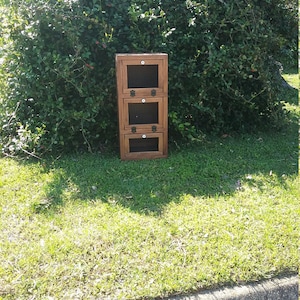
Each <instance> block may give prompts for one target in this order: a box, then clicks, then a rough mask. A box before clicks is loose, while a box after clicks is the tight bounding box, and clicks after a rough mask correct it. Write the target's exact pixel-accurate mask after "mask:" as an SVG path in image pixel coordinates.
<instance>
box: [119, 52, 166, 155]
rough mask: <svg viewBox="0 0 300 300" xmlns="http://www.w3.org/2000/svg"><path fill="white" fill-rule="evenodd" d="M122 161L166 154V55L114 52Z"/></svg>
mask: <svg viewBox="0 0 300 300" xmlns="http://www.w3.org/2000/svg"><path fill="white" fill-rule="evenodd" d="M116 75H117V88H118V111H119V135H120V156H121V159H122V160H128V159H151V158H159V157H167V155H168V55H167V54H164V53H154V54H152V53H151V54H116Z"/></svg>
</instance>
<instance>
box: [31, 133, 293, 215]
mask: <svg viewBox="0 0 300 300" xmlns="http://www.w3.org/2000/svg"><path fill="white" fill-rule="evenodd" d="M297 163H298V137H297V135H295V136H293V135H291V134H290V133H289V134H287V133H284V132H282V133H278V135H277V137H276V136H275V137H274V135H270V134H262V135H247V136H239V137H237V138H234V137H227V138H224V139H221V138H220V139H214V140H213V141H212V142H208V141H206V142H204V143H203V144H200V145H198V146H195V145H194V146H191V147H188V148H186V149H181V150H178V149H177V150H174V151H171V153H170V155H169V157H168V158H167V159H156V160H141V161H121V160H120V159H119V158H118V154H117V153H113V154H110V155H109V156H108V155H101V154H83V155H76V156H67V157H64V158H61V159H59V160H57V161H55V162H49V168H50V169H51V172H52V173H53V174H54V175H53V179H52V181H51V182H50V183H49V184H47V186H46V194H47V197H46V201H44V202H43V203H37V204H36V205H35V207H34V209H35V212H37V213H47V212H52V213H53V212H59V211H60V210H61V209H63V206H64V205H65V202H66V201H76V202H83V201H85V202H86V201H88V202H99V201H100V202H103V203H108V204H110V205H119V206H122V207H125V208H128V209H130V210H131V211H134V212H136V213H140V214H152V215H160V213H161V212H162V211H163V209H164V207H165V206H166V205H168V203H170V202H175V203H178V202H180V201H181V199H182V196H183V195H186V194H189V195H192V196H194V197H198V196H199V197H210V196H211V197H218V196H219V195H220V196H222V195H232V194H233V193H236V192H237V191H241V190H242V189H243V185H252V186H255V187H256V189H261V190H263V189H264V188H265V182H266V181H268V182H270V181H273V182H274V184H275V185H278V184H280V185H281V186H282V187H283V188H288V186H287V185H286V179H287V178H289V177H291V176H296V175H297V174H298V164H297ZM45 171H46V172H47V170H45Z"/></svg>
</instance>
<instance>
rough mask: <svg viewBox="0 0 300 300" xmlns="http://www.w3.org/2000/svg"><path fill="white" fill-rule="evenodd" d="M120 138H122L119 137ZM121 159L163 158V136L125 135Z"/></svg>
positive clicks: (151, 134)
mask: <svg viewBox="0 0 300 300" xmlns="http://www.w3.org/2000/svg"><path fill="white" fill-rule="evenodd" d="M121 138H122V137H121ZM123 138H124V149H125V151H124V153H123V155H122V156H123V157H121V158H122V159H143V158H145V159H146V158H155V157H165V156H166V153H165V152H166V151H165V149H164V134H163V133H144V134H125V135H124V136H123Z"/></svg>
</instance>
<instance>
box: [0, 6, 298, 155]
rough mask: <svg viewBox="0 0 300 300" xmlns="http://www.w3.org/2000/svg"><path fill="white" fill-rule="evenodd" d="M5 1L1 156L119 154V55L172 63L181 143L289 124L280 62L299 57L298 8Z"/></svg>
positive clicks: (172, 115) (176, 136) (173, 127)
mask: <svg viewBox="0 0 300 300" xmlns="http://www.w3.org/2000/svg"><path fill="white" fill-rule="evenodd" d="M6 2H7V3H2V8H3V9H6V10H5V13H4V11H2V13H1V19H2V24H3V28H2V29H1V30H2V35H3V37H4V38H2V40H1V41H0V45H1V48H2V49H1V50H2V53H3V54H2V58H1V64H2V66H3V68H2V70H3V71H2V72H1V71H0V72H1V77H0V80H1V85H4V84H5V83H6V82H7V85H6V86H5V88H3V89H2V90H3V91H4V92H3V95H1V102H2V107H3V108H2V110H1V112H0V114H1V121H0V123H1V128H2V131H1V134H0V136H1V139H2V142H1V143H2V148H3V150H2V151H4V152H10V153H19V152H24V151H25V152H31V153H36V154H38V153H44V152H49V151H54V150H55V151H58V150H62V149H64V150H70V149H84V150H89V151H93V150H94V149H96V148H97V147H99V146H100V145H103V144H109V145H114V144H116V143H117V134H118V132H117V111H116V110H117V101H116V83H115V67H114V57H115V54H116V53H138V52H166V53H168V54H169V86H170V88H169V102H170V105H169V124H170V131H169V132H170V136H171V138H172V139H173V140H176V141H177V140H180V139H182V138H183V139H186V140H193V139H195V138H197V137H199V136H201V134H202V133H204V132H214V133H220V132H225V131H226V132H227V131H251V130H255V129H257V128H259V127H261V126H262V125H264V126H270V125H278V124H279V122H280V119H281V117H282V115H283V110H282V107H281V105H280V102H279V99H278V97H277V95H278V86H279V85H278V82H276V76H275V75H274V74H276V71H277V70H276V69H278V68H277V65H276V64H275V63H274V62H275V59H277V58H278V57H281V56H282V55H283V54H284V55H285V57H287V54H289V55H290V54H293V53H296V51H294V50H295V48H296V46H294V44H295V45H296V42H295V41H296V39H297V3H296V1H292V4H291V3H290V1H285V0H264V1H258V0H249V1H238V0H231V1H222V0H218V1H217V0H206V1H201V2H199V1H192V0H187V1H174V0H166V1H160V0H155V1H141V0H136V1H131V0H124V1H121V2H120V1H117V0H102V1H100V0H78V1H71V0H69V1H68V0H65V1H56V0H50V1H44V0H38V1H36V0H35V1H33V0H27V1H19V0H11V1H6ZM278 20H280V22H278ZM293 51H294V52H293ZM283 52H284V53H283ZM4 82H5V83H4Z"/></svg>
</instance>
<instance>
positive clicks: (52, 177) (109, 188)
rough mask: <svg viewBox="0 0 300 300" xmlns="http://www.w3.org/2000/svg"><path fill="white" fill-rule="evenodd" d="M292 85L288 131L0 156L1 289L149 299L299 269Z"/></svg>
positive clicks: (12, 295)
mask: <svg viewBox="0 0 300 300" xmlns="http://www.w3.org/2000/svg"><path fill="white" fill-rule="evenodd" d="M286 79H287V80H288V81H289V82H290V83H291V84H293V85H294V86H297V85H298V83H297V82H298V77H297V75H288V76H286ZM286 95H287V96H286V107H287V108H288V110H289V111H290V122H289V123H287V124H286V125H285V128H284V129H283V130H282V131H281V132H279V133H257V134H255V135H243V136H238V137H234V136H228V137H226V138H219V139H217V138H214V139H211V140H209V139H208V140H207V141H205V142H203V143H202V144H200V145H198V146H192V147H189V148H187V149H180V150H178V149H177V150H173V151H171V153H170V155H169V158H168V159H159V160H147V161H126V162H121V161H120V160H119V158H118V155H117V154H116V153H113V154H109V155H108V154H107V155H100V154H94V155H91V154H86V155H72V156H71V155H70V156H67V157H63V158H60V159H59V160H51V159H46V160H43V161H38V162H36V161H31V160H28V161H24V160H23V161H17V160H13V159H9V158H1V159H0V213H1V219H0V299H96V298H97V299H152V298H155V297H163V296H168V295H172V294H177V293H187V292H193V291H196V290H201V289H206V288H211V287H215V286H222V285H232V284H236V283H243V282H249V281H256V280H260V279H264V278H270V277H274V276H277V275H282V274H293V273H297V270H298V266H299V252H298V250H299V232H300V231H299V213H300V211H299V210H300V209H299V198H300V182H299V177H298V147H299V143H298V118H299V115H300V112H299V107H298V106H297V92H296V90H294V91H287V92H286Z"/></svg>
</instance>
